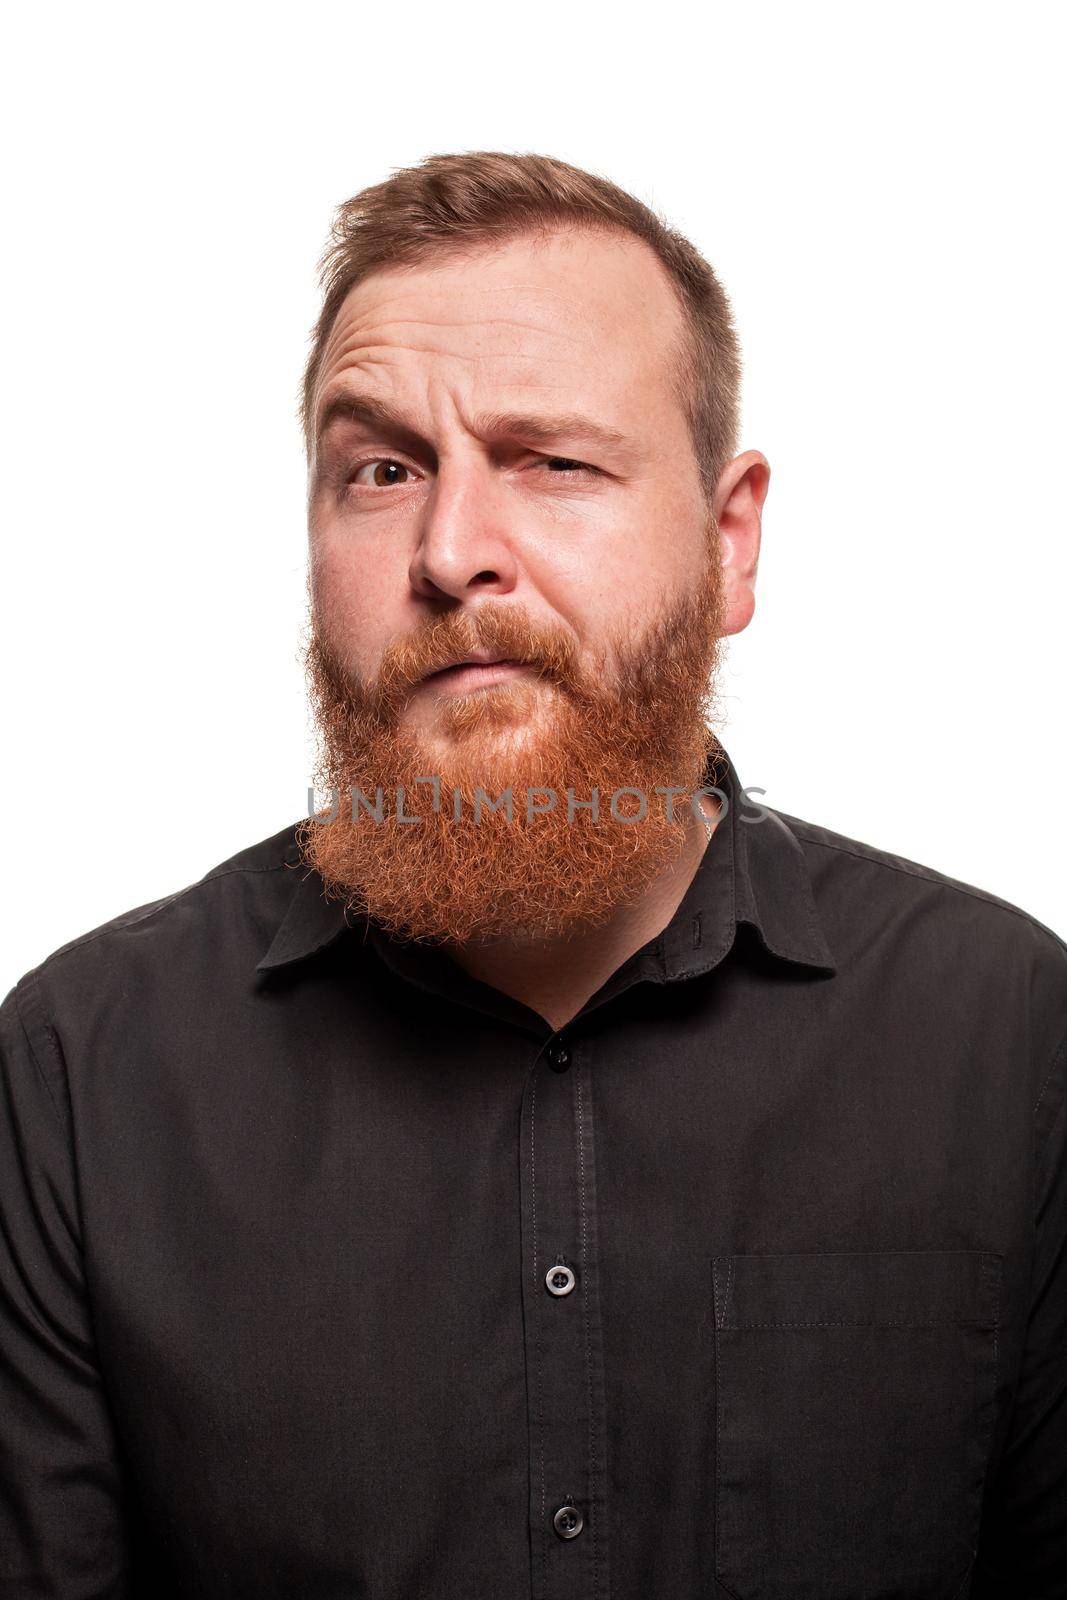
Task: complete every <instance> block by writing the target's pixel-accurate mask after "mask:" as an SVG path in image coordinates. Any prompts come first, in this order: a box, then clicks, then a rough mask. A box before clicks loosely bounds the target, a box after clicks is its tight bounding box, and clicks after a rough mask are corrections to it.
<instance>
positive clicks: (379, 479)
mask: <svg viewBox="0 0 1067 1600" xmlns="http://www.w3.org/2000/svg"><path fill="white" fill-rule="evenodd" d="M367 472H370V477H369V478H368V477H365V476H364V474H365V473H367ZM398 473H403V477H398V476H397V474H398ZM410 478H411V468H410V467H405V465H404V463H403V462H402V461H394V460H393V459H392V457H391V456H380V457H379V458H378V459H377V460H374V461H363V462H361V463H360V465H359V466H358V467H357V468H356V469H355V471H354V472H353V473H352V475H351V476H350V478H349V480H348V481H349V483H356V484H359V486H360V488H373V489H394V488H398V487H400V486H401V485H402V484H405V483H407V482H408V481H409V479H410Z"/></svg>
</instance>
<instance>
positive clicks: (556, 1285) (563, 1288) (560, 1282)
mask: <svg viewBox="0 0 1067 1600" xmlns="http://www.w3.org/2000/svg"><path fill="white" fill-rule="evenodd" d="M574 1284H575V1277H574V1273H573V1272H572V1271H571V1269H570V1267H564V1266H561V1265H559V1264H558V1263H557V1265H556V1266H554V1267H549V1269H548V1271H547V1272H546V1273H545V1288H546V1289H547V1290H548V1292H549V1294H557V1295H558V1294H570V1292H571V1290H572V1289H573V1288H574Z"/></svg>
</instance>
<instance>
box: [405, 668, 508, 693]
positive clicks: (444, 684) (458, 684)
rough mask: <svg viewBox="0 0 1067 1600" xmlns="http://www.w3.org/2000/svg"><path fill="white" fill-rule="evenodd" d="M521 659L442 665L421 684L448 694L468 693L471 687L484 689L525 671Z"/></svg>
mask: <svg viewBox="0 0 1067 1600" xmlns="http://www.w3.org/2000/svg"><path fill="white" fill-rule="evenodd" d="M525 671H526V665H525V663H524V662H522V661H463V662H461V663H460V664H459V665H458V666H455V667H443V668H442V669H441V671H440V672H431V673H430V674H429V676H428V677H426V678H424V679H423V680H422V681H423V684H431V685H432V686H433V687H434V689H436V690H445V691H446V692H447V693H450V694H468V693H469V692H470V691H471V690H472V689H486V688H489V687H490V685H492V684H494V683H504V682H506V680H507V679H508V678H512V677H515V676H516V675H517V674H519V673H522V672H525Z"/></svg>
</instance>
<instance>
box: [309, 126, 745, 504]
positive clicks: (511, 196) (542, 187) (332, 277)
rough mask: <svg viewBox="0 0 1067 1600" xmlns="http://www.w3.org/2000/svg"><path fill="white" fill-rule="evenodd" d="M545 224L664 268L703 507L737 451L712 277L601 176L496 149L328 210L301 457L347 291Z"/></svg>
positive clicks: (734, 352) (663, 226) (729, 327)
mask: <svg viewBox="0 0 1067 1600" xmlns="http://www.w3.org/2000/svg"><path fill="white" fill-rule="evenodd" d="M553 227H587V228H603V229H607V230H609V231H615V232H622V233H629V234H632V235H634V236H635V237H636V238H638V239H642V240H644V242H645V243H646V244H648V245H650V246H651V248H652V249H653V250H654V251H655V253H656V255H657V256H658V257H659V259H660V261H661V262H662V263H663V265H664V267H666V269H667V272H668V273H669V275H670V278H671V280H672V282H673V284H674V287H675V291H676V293H677V295H678V298H679V301H680V303H681V307H682V311H683V313H684V315H685V319H686V325H687V327H688V330H689V335H690V337H689V338H688V339H687V340H686V341H685V344H684V346H683V348H682V349H681V350H680V351H678V352H677V355H676V372H675V382H676V388H677V394H678V398H679V401H680V403H681V405H682V407H683V410H684V412H685V415H686V418H687V420H688V423H689V429H690V433H691V435H692V439H693V450H694V453H695V455H696V459H697V464H698V466H699V469H700V476H701V481H702V484H703V488H704V494H705V498H706V499H707V501H708V503H709V504H710V503H711V500H712V496H713V494H714V491H715V487H716V485H717V483H718V480H719V475H720V473H721V472H722V469H723V467H725V466H726V464H727V462H728V461H730V460H732V458H733V457H734V455H736V453H737V433H738V409H739V389H740V383H741V354H740V349H739V345H738V340H737V334H736V331H735V329H734V324H733V317H732V314H731V311H730V302H729V301H728V299H727V297H726V293H725V291H724V290H723V288H722V285H721V284H720V283H719V280H718V278H717V277H716V276H715V273H714V272H713V270H712V268H711V267H710V266H709V265H708V263H707V262H706V261H705V260H704V258H703V256H702V255H701V254H700V253H699V251H697V250H696V249H695V248H694V247H693V245H691V244H690V243H689V241H688V239H686V238H684V237H683V236H682V235H681V234H680V233H677V232H676V231H675V230H674V229H673V228H670V227H668V225H667V223H666V222H665V221H664V220H663V219H662V218H661V217H659V216H658V215H657V214H656V212H654V211H652V210H650V209H649V207H648V206H646V205H644V204H643V203H642V202H641V201H640V200H637V199H636V198H635V197H634V196H633V195H631V194H627V192H626V191H625V190H624V189H620V188H619V187H618V186H617V185H616V184H614V183H611V182H609V181H608V179H606V178H602V177H599V176H598V175H596V174H595V173H591V172H585V171H583V170H582V169H581V168H580V167H572V166H570V165H568V163H567V162H565V161H557V160H555V159H554V158H553V157H551V156H541V155H508V154H505V153H503V152H501V151H498V150H473V151H468V152H467V153H465V154H462V155H435V156H428V157H427V158H426V160H425V161H422V162H420V163H419V165H418V166H415V167H403V168H400V169H398V170H396V171H394V173H393V175H392V177H390V178H388V179H386V181H385V182H384V183H376V184H374V185H373V186H372V187H371V188H369V189H363V190H361V191H360V193H359V194H356V195H353V196H352V198H351V199H350V200H346V201H345V202H344V203H343V204H342V205H340V206H339V207H338V208H337V211H336V214H335V216H334V220H333V225H332V227H331V230H330V240H329V243H328V245H327V247H326V249H325V251H324V252H323V255H322V258H321V260H320V262H319V278H320V284H321V288H322V295H323V303H322V310H321V312H320V314H319V318H318V321H317V323H316V324H315V327H314V329H313V330H312V333H311V353H310V355H309V356H308V361H307V365H306V367H305V369H304V380H303V390H302V396H301V401H300V411H299V414H300V420H301V424H302V426H303V430H304V442H305V446H306V449H307V452H308V457H309V459H310V457H311V453H312V449H313V446H314V438H313V430H314V425H315V420H314V397H315V385H316V383H317V381H318V375H319V369H320V367H321V364H322V356H323V351H324V349H325V347H326V342H327V340H328V339H329V336H330V330H331V328H332V327H333V324H334V320H335V318H336V316H337V313H338V311H339V309H340V307H341V302H342V301H343V300H344V298H345V296H346V295H347V294H348V292H349V290H350V289H352V288H353V287H354V286H355V285H356V284H357V283H360V282H361V281H362V280H363V279H364V278H367V277H369V276H370V275H371V273H373V272H378V271H384V270H386V269H387V268H390V267H400V266H414V265H416V264H422V263H424V262H425V261H426V260H427V259H429V258H432V257H433V256H436V255H441V254H446V253H448V252H462V251H463V250H465V249H470V248H476V247H478V246H480V245H484V244H491V243H500V242H503V241H505V240H508V239H512V238H515V237H518V236H520V235H522V234H524V233H535V232H538V231H541V230H546V229H551V228H553Z"/></svg>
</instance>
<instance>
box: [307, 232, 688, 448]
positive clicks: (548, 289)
mask: <svg viewBox="0 0 1067 1600" xmlns="http://www.w3.org/2000/svg"><path fill="white" fill-rule="evenodd" d="M682 337H684V316H683V313H682V309H681V306H680V304H679V301H678V298H677V295H676V293H675V291H674V287H673V284H672V282H671V280H670V278H669V276H668V273H667V271H666V269H665V267H664V266H663V265H662V263H661V262H660V261H659V259H658V257H657V256H656V255H655V253H654V252H653V251H652V250H651V248H650V247H649V246H647V245H645V244H644V243H643V242H642V241H641V240H639V239H636V238H634V237H632V236H630V235H617V234H611V233H607V232H606V231H604V230H603V229H598V230H576V229H567V230H555V231H553V232H550V233H547V234H539V235H534V236H522V237H519V238H516V239H512V240H509V241H507V242H506V243H504V244H499V245H494V246H492V247H480V248H477V249H471V250H468V251H465V252H464V254H463V255H462V256H455V255H451V254H449V255H445V256H443V257H442V258H440V259H438V260H436V261H433V262H430V263H423V264H420V265H419V266H418V267H414V268H402V269H395V270H393V269H390V270H388V271H383V272H376V273H373V274H372V275H371V276H370V277H368V278H366V279H365V280H364V281H363V282H362V283H360V284H357V286H356V287H355V288H354V289H353V290H351V291H350V293H349V294H348V296H347V298H346V299H345V300H344V302H343V303H342V305H341V308H340V310H339V312H338V314H337V317H336V318H335V320H334V325H333V328H332V329H331V332H330V336H329V338H328V340H327V343H326V346H325V349H324V351H323V359H322V363H321V366H320V370H319V377H318V382H317V385H316V406H315V413H316V418H317V417H318V416H319V415H321V412H322V410H323V407H324V404H325V403H327V402H328V401H329V399H330V398H332V397H333V396H334V395H335V394H337V393H340V392H343V391H344V390H345V388H346V387H352V386H354V380H356V379H359V380H365V379H367V378H370V379H371V380H373V382H374V386H375V387H376V388H380V389H382V390H383V391H384V393H385V395H386V396H387V397H388V396H390V395H392V394H398V393H400V392H403V391H406V390H410V389H411V388H412V387H416V388H418V389H419V390H420V393H421V392H424V386H425V384H426V383H427V382H428V381H430V382H432V381H433V379H434V378H435V377H437V378H440V379H441V380H442V381H443V382H445V383H448V384H450V385H454V386H455V387H456V388H457V389H458V390H459V391H460V392H462V393H463V394H464V395H466V396H467V397H469V398H470V400H471V401H472V403H474V402H476V401H477V400H478V399H479V398H481V399H484V400H488V399H489V396H490V393H491V394H492V398H493V401H494V402H496V401H498V400H500V399H502V398H503V394H504V391H513V392H512V394H511V399H513V400H516V401H521V402H522V403H523V404H524V405H525V404H527V403H528V402H529V401H530V400H531V399H539V400H543V399H549V398H551V399H553V400H554V401H555V402H557V403H558V402H560V401H561V400H563V399H566V400H567V402H568V404H569V403H570V402H572V401H573V402H577V401H579V400H583V399H584V400H585V401H586V402H587V403H589V404H594V405H600V406H601V408H603V406H604V405H605V404H608V403H610V405H611V407H612V409H613V410H614V411H617V412H621V413H626V412H627V411H630V412H632V411H634V410H635V409H642V408H643V409H644V410H645V411H646V412H647V411H648V409H649V407H650V406H654V407H657V408H658V407H659V406H662V405H665V404H668V403H669V402H670V401H671V399H672V398H673V389H672V386H671V385H672V379H673V372H674V368H673V362H674V356H675V351H676V349H677V347H678V342H679V340H680V339H681V338H682ZM349 380H352V381H351V382H350V381H349ZM359 387H360V388H364V387H366V384H365V382H364V381H360V383H359ZM519 391H522V392H521V393H519ZM534 391H541V393H539V394H538V393H535V392H534ZM408 397H409V398H410V397H411V396H410V395H409V396H408Z"/></svg>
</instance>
